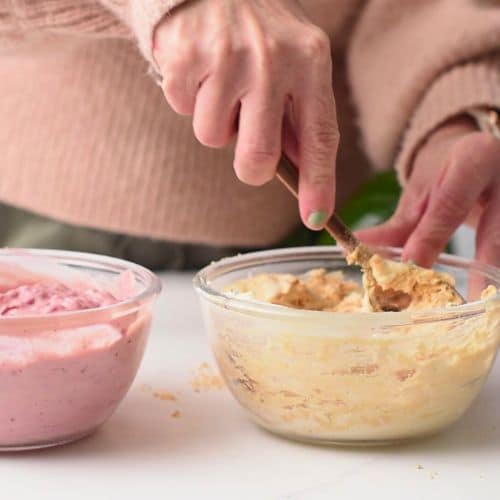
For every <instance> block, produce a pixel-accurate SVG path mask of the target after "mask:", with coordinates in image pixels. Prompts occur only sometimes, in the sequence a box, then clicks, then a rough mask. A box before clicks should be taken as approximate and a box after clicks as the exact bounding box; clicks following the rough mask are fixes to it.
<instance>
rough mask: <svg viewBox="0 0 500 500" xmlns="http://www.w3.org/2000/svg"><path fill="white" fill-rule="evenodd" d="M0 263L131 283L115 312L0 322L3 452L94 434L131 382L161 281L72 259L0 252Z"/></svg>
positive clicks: (116, 263)
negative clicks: (32, 264) (132, 286)
mask: <svg viewBox="0 0 500 500" xmlns="http://www.w3.org/2000/svg"><path fill="white" fill-rule="evenodd" d="M0 258H1V259H2V262H4V263H5V262H6V263H7V264H10V262H12V264H13V265H16V264H19V263H20V262H21V261H25V260H26V258H28V259H29V260H30V261H33V262H35V263H36V261H37V259H39V258H43V263H46V264H41V265H40V264H39V265H40V270H42V271H43V273H44V274H48V275H49V276H50V273H51V272H52V271H55V272H57V270H59V272H62V273H64V272H67V273H70V272H71V271H75V270H76V271H78V272H79V273H83V274H84V275H86V276H89V277H90V278H91V279H93V280H95V281H97V282H100V283H102V284H111V283H113V282H116V279H117V277H118V276H119V275H120V274H121V273H124V272H125V271H127V274H128V275H129V278H130V276H133V281H135V289H136V291H137V292H136V293H135V294H134V296H132V297H129V298H127V299H126V300H122V301H120V302H117V303H115V304H113V305H109V306H104V307H99V308H95V309H87V310H80V311H70V312H60V313H52V314H47V315H30V316H15V317H14V316H12V317H9V316H3V317H0V451H13V450H25V449H35V448H44V447H49V446H55V445H59V444H64V443H68V442H70V441H74V440H76V439H79V438H81V437H83V436H86V435H88V434H90V433H92V432H93V431H94V430H96V429H97V428H98V427H99V426H100V425H101V424H102V423H103V422H105V421H106V420H107V419H108V418H109V417H110V416H111V414H112V413H113V412H114V410H115V409H116V407H117V406H118V404H119V403H120V402H121V401H122V399H123V398H124V397H125V394H126V393H127V391H128V389H129V387H130V385H131V384H132V381H133V380H134V377H135V375H136V373H137V370H138V368H139V365H140V362H141V360H142V356H143V353H144V348H145V345H146V340H147V337H148V333H149V328H150V324H151V317H152V305H153V301H154V299H155V297H156V296H157V295H158V293H159V292H160V289H161V284H160V281H159V279H158V278H157V277H156V276H155V275H154V274H153V273H152V272H150V271H148V270H147V269H145V268H143V267H141V266H138V265H136V264H132V263H130V262H126V261H123V260H119V259H114V258H110V257H103V256H99V255H92V254H84V253H77V252H65V251H52V250H0ZM39 260H40V261H41V259H39ZM47 269H52V271H48V272H47ZM65 270H66V271H65ZM129 284H130V283H129Z"/></svg>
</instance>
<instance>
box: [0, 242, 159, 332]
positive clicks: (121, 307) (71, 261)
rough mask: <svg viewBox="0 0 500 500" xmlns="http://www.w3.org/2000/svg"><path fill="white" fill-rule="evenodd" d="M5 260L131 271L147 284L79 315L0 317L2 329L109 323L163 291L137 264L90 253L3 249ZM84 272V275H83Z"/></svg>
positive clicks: (74, 313)
mask: <svg viewBox="0 0 500 500" xmlns="http://www.w3.org/2000/svg"><path fill="white" fill-rule="evenodd" d="M2 257H14V258H15V257H28V258H29V257H35V258H37V257H41V258H43V259H47V260H50V261H52V262H54V261H55V262H57V263H61V264H66V265H82V266H85V265H86V266H87V267H89V268H94V269H102V270H108V271H116V272H118V271H122V272H123V271H127V270H130V271H132V272H133V273H134V276H136V277H139V278H141V279H142V280H143V281H144V283H145V286H144V289H142V290H141V291H140V292H139V293H137V294H135V295H133V296H131V297H128V298H126V299H124V300H120V301H118V302H115V303H114V304H110V305H106V306H101V307H94V308H89V309H81V310H76V311H61V312H55V313H50V314H23V315H21V316H0V326H8V325H11V324H13V323H17V322H19V321H31V322H36V323H38V322H42V323H45V322H47V321H49V322H50V321H51V322H54V321H57V320H62V319H64V320H65V321H66V320H74V321H75V322H80V321H82V320H85V319H86V318H88V316H89V315H91V316H92V321H94V320H101V319H102V320H109V319H113V318H116V317H119V316H122V315H123V314H124V313H125V312H128V311H130V309H131V308H132V309H136V308H138V307H139V306H140V305H141V304H142V303H143V302H145V301H147V300H149V299H151V298H153V297H155V296H157V295H158V294H159V293H160V292H161V290H162V284H161V280H160V278H159V277H158V276H157V275H156V274H155V273H153V272H152V271H151V270H149V269H147V268H146V267H144V266H141V265H139V264H135V263H134V262H130V261H127V260H125V259H119V258H117V257H109V256H107V255H101V254H97V253H90V252H75V251H72V250H51V249H38V248H37V249H35V248H0V258H2ZM82 272H83V271H82Z"/></svg>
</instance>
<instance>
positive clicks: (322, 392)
mask: <svg viewBox="0 0 500 500" xmlns="http://www.w3.org/2000/svg"><path fill="white" fill-rule="evenodd" d="M376 250H377V251H378V252H379V253H382V254H383V255H385V256H387V257H390V258H395V259H398V258H399V257H400V255H401V251H400V250H399V249H376ZM318 267H323V268H326V269H327V270H332V271H333V270H342V271H343V272H344V274H345V276H346V277H347V278H349V279H353V280H355V281H358V282H360V281H361V273H360V270H359V268H357V267H353V266H348V265H347V264H346V263H345V260H344V256H343V253H342V251H341V250H340V249H339V248H337V247H311V248H292V249H284V250H272V251H264V252H256V253H251V254H247V255H241V256H237V257H232V258H228V259H223V260H221V261H219V262H216V263H214V264H212V265H210V266H208V267H206V268H205V269H203V270H202V271H200V273H198V275H197V276H196V278H195V288H196V290H197V291H198V292H199V295H200V296H201V304H202V309H203V313H204V320H205V324H206V328H207V330H208V334H209V338H210V342H211V345H212V349H213V351H214V354H215V357H216V360H217V363H218V366H219V369H220V371H221V373H222V375H223V377H224V378H225V380H226V382H227V385H228V387H229V389H230V390H231V392H232V393H233V395H234V396H235V398H236V399H237V400H238V401H239V403H240V404H241V405H242V406H243V407H244V408H246V409H247V410H248V411H249V413H250V415H251V416H252V418H253V419H254V420H255V421H256V422H257V423H258V424H259V425H261V426H262V427H264V428H266V429H268V430H270V431H272V432H274V433H277V434H280V435H283V436H286V437H288V438H293V439H297V440H302V441H309V442H315V443H322V444H349V445H354V444H359V445H366V444H384V443H392V442H399V441H404V440H408V439H412V438H417V437H420V436H426V435H430V434H433V433H436V432H438V431H440V430H442V429H444V428H445V427H447V426H449V425H450V424H452V423H453V422H455V421H456V420H457V419H458V418H460V416H461V415H462V414H463V413H464V412H465V411H466V410H467V408H468V407H469V406H470V405H471V403H472V401H473V400H474V398H475V397H476V396H477V394H478V393H479V391H480V390H481V388H482V386H483V384H484V382H485V380H486V378H487V376H488V373H489V371H490V369H491V366H492V364H493V361H494V358H495V356H496V353H497V349H498V345H499V339H500V296H499V295H498V294H497V295H496V296H494V297H492V298H490V299H488V300H480V299H479V296H480V291H481V290H482V289H483V288H485V287H486V286H488V285H490V284H492V285H494V286H496V287H499V285H500V272H499V270H497V269H494V268H492V267H489V266H485V265H482V264H479V263H477V262H471V261H468V260H465V259H461V258H458V257H454V256H450V255H442V256H440V258H439V259H438V262H437V264H436V266H435V269H437V270H438V271H444V272H448V273H450V274H451V275H453V276H454V277H455V279H456V280H457V284H458V285H457V286H458V289H459V291H460V292H461V293H462V294H463V296H467V297H468V298H469V300H470V301H472V302H469V303H467V304H464V305H462V306H457V307H453V308H448V309H435V310H429V311H420V312H409V311H402V312H387V313H371V312H355V313H341V312H338V313H332V312H322V311H304V310H296V309H291V308H286V307H281V306H276V305H272V304H266V303H261V302H257V301H252V300H249V299H248V298H243V297H237V296H234V295H229V294H226V293H224V292H223V289H224V286H225V285H227V284H230V283H232V282H234V281H236V280H238V279H242V278H245V277H248V276H249V275H255V274H259V273H292V274H301V273H303V272H306V271H309V270H311V269H314V268H318Z"/></svg>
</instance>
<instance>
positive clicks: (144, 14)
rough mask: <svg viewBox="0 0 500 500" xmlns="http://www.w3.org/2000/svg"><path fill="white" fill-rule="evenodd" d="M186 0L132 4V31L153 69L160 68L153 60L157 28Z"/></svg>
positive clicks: (140, 0)
mask: <svg viewBox="0 0 500 500" xmlns="http://www.w3.org/2000/svg"><path fill="white" fill-rule="evenodd" d="M185 1H186V0H134V1H132V2H131V4H130V9H131V11H130V14H131V16H130V17H131V23H132V29H133V30H134V32H135V34H136V37H137V40H138V43H139V48H140V50H141V52H142V54H143V55H144V57H145V58H146V59H147V60H148V61H149V63H150V64H151V65H152V66H153V68H154V69H155V70H156V71H158V67H157V65H156V63H155V60H154V58H153V37H154V32H155V29H156V26H157V25H158V23H159V22H160V21H161V20H162V19H163V17H164V16H165V15H166V14H168V12H170V11H171V10H172V9H174V8H175V7H177V6H179V5H180V4H182V3H184V2H185Z"/></svg>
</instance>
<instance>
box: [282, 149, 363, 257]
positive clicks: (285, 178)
mask: <svg viewBox="0 0 500 500" xmlns="http://www.w3.org/2000/svg"><path fill="white" fill-rule="evenodd" d="M276 176H277V177H278V179H279V180H280V181H281V182H282V183H283V184H284V185H285V186H286V187H287V188H288V190H289V191H290V192H291V193H292V194H293V195H294V196H295V197H296V198H298V197H299V172H298V170H297V167H296V166H295V165H293V164H292V162H291V161H290V160H289V159H288V157H287V156H285V154H282V156H281V161H280V163H279V165H278V170H277V172H276ZM325 229H326V230H327V231H328V233H329V234H330V235H331V236H332V237H333V238H335V240H337V243H338V244H339V245H340V246H341V247H342V248H344V250H346V251H347V252H348V253H351V252H353V251H354V250H355V249H356V248H357V247H358V246H359V244H360V243H359V241H358V239H357V238H356V237H355V236H354V234H352V232H351V230H350V229H349V228H348V227H347V226H346V225H345V224H344V223H343V222H342V220H341V219H340V218H339V217H338V216H337V215H336V214H335V213H334V214H333V215H332V216H331V217H330V219H329V220H328V222H327V223H326V225H325Z"/></svg>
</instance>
